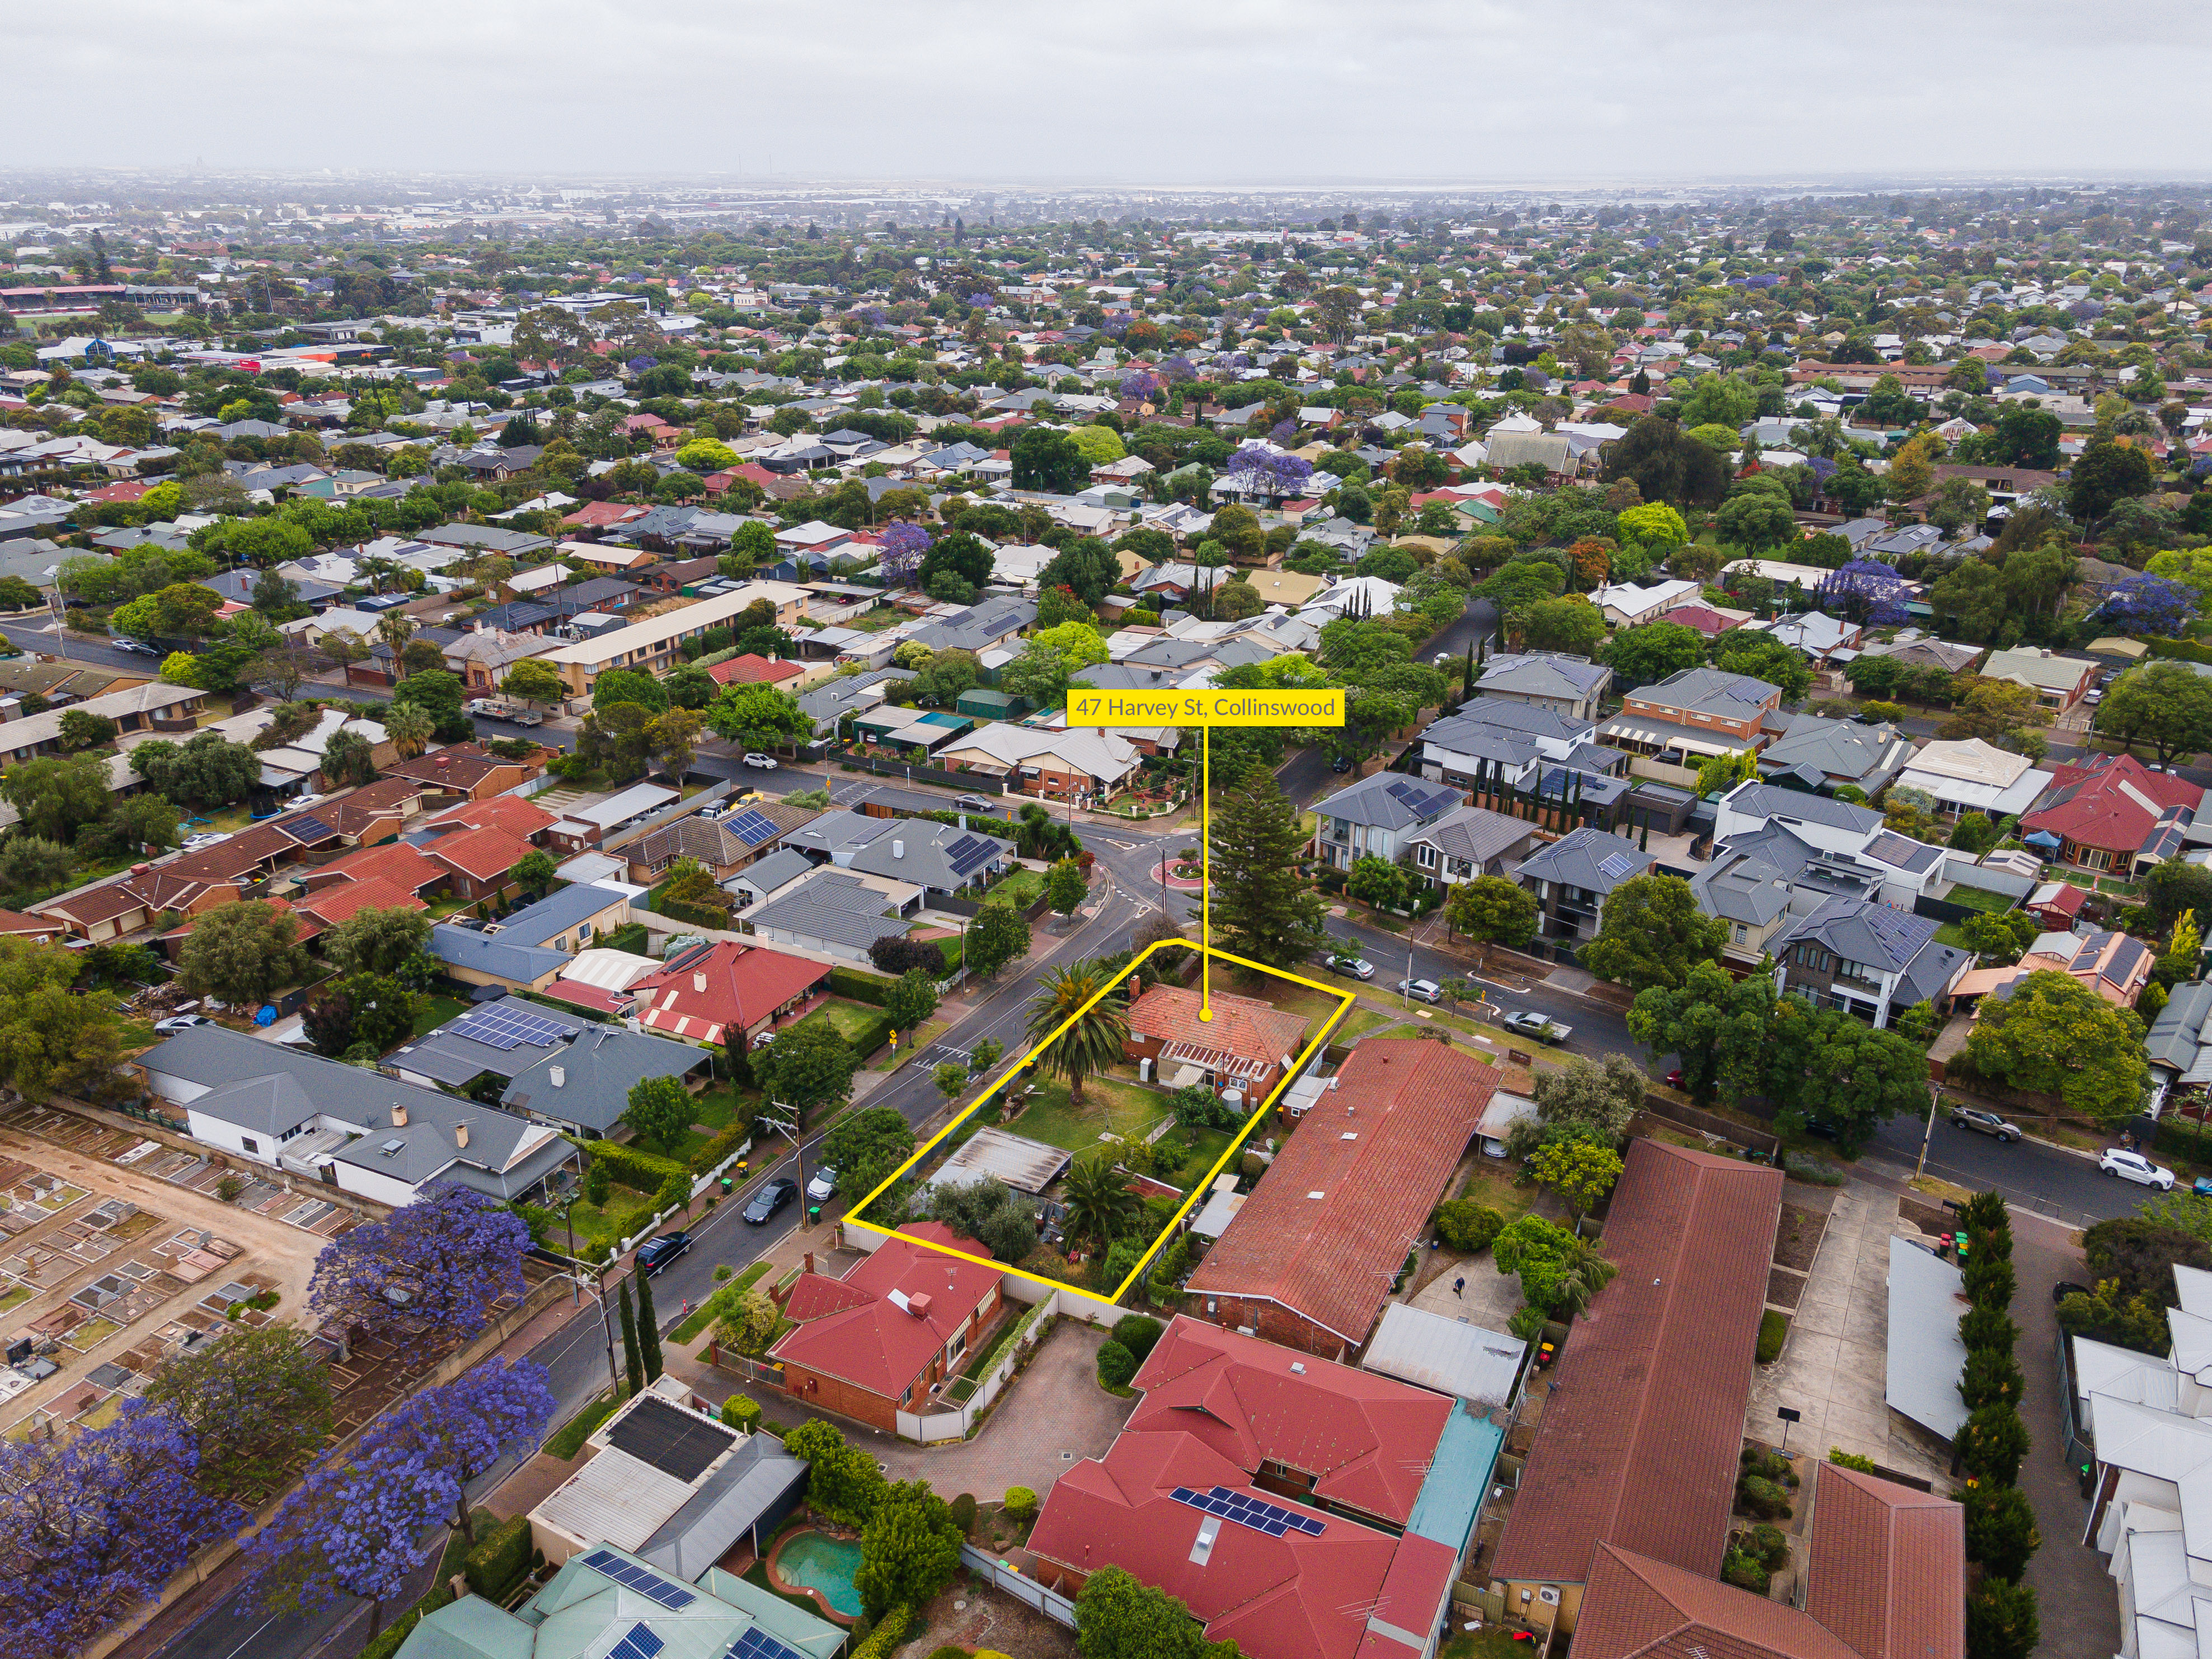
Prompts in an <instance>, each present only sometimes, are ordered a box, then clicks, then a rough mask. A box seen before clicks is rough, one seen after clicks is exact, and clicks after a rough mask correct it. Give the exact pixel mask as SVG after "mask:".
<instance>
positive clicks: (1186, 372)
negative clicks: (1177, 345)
mask: <svg viewBox="0 0 2212 1659" xmlns="http://www.w3.org/2000/svg"><path fill="white" fill-rule="evenodd" d="M1160 378H1161V379H1163V380H1165V381H1166V382H1167V383H1168V384H1169V385H1170V386H1181V385H1182V383H1183V382H1184V381H1185V380H1196V379H1197V378H1198V370H1197V369H1196V368H1194V366H1193V365H1192V363H1191V361H1190V359H1189V358H1188V357H1186V356H1183V355H1182V353H1181V352H1179V351H1178V352H1177V353H1176V355H1175V356H1172V357H1170V358H1168V359H1167V360H1166V361H1165V362H1162V363H1161V364H1160Z"/></svg>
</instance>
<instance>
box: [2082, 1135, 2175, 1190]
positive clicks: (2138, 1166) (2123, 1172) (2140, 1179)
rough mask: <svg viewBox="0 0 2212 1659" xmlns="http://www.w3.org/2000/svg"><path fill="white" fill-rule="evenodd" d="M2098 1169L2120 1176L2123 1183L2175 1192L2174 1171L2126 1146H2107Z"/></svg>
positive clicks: (2107, 1173)
mask: <svg viewBox="0 0 2212 1659" xmlns="http://www.w3.org/2000/svg"><path fill="white" fill-rule="evenodd" d="M2097 1168H2098V1170H2100V1171H2101V1172H2102V1173H2104V1174H2106V1175H2108V1176H2118V1177H2119V1178H2120V1179H2121V1180H2122V1181H2132V1182H2135V1183H2136V1186H2138V1187H2155V1188H2158V1189H2159V1191H2160V1192H2162V1193H2170V1192H2172V1190H2173V1171H2172V1170H2169V1169H2167V1168H2166V1167H2165V1166H2164V1165H2163V1164H2154V1163H2152V1162H2151V1161H2150V1160H2149V1159H2148V1158H2145V1157H2144V1156H2143V1155H2142V1153H2141V1152H2130V1151H2128V1150H2127V1148H2126V1147H2124V1146H2107V1147H2106V1148H2105V1155H2104V1156H2103V1157H2102V1158H2099V1159H2098V1160H2097Z"/></svg>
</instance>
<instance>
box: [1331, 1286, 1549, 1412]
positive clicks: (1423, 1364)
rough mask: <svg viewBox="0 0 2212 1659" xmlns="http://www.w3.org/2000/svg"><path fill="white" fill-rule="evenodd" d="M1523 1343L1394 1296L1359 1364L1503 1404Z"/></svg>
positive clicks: (1480, 1401) (1480, 1400)
mask: <svg viewBox="0 0 2212 1659" xmlns="http://www.w3.org/2000/svg"><path fill="white" fill-rule="evenodd" d="M1526 1352H1528V1344H1527V1343H1526V1342H1523V1341H1522V1340H1521V1339H1520V1338H1519V1337H1517V1336H1511V1335H1508V1334H1506V1333H1505V1332H1504V1331H1488V1330H1485V1329H1483V1328H1482V1327H1481V1326H1480V1325H1476V1324H1473V1323H1470V1322H1468V1321H1467V1320H1465V1319H1447V1318H1445V1317H1444V1316H1443V1315H1442V1314H1437V1313H1431V1312H1429V1311H1428V1310H1426V1309H1423V1308H1415V1307H1412V1306H1409V1305H1408V1304H1406V1303H1403V1302H1394V1303H1392V1304H1390V1305H1389V1307H1388V1308H1386V1309H1384V1310H1383V1323H1382V1324H1381V1325H1380V1326H1378V1327H1377V1328H1376V1332H1375V1340H1374V1341H1372V1342H1371V1343H1370V1344H1369V1345H1368V1347H1367V1353H1366V1357H1365V1358H1363V1359H1361V1360H1360V1362H1359V1363H1360V1364H1361V1365H1362V1366H1364V1367H1365V1368H1366V1369H1367V1370H1370V1371H1381V1372H1383V1374H1384V1375H1385V1376H1395V1377H1398V1378H1400V1379H1401V1380H1402V1381H1404V1382H1407V1383H1419V1385H1420V1386H1421V1387H1422V1388H1425V1389H1435V1390H1436V1391H1437V1393H1438V1394H1449V1395H1458V1396H1459V1398H1461V1399H1462V1400H1471V1401H1474V1402H1475V1403H1476V1404H1477V1405H1480V1406H1502V1405H1504V1403H1505V1401H1506V1399H1507V1397H1508V1396H1509V1395H1511V1394H1512V1392H1513V1379H1514V1377H1516V1376H1518V1375H1519V1374H1520V1370H1521V1357H1522V1354H1524V1353H1526Z"/></svg>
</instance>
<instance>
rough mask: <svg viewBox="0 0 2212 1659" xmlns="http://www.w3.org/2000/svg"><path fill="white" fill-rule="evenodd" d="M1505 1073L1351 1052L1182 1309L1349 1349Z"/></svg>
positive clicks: (1204, 1265) (1312, 1348) (1398, 1046)
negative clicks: (1350, 1055)
mask: <svg viewBox="0 0 2212 1659" xmlns="http://www.w3.org/2000/svg"><path fill="white" fill-rule="evenodd" d="M1217 1000H1218V999H1217ZM1501 1075H1502V1074H1501V1073H1499V1072H1498V1071H1497V1070H1496V1069H1495V1068H1494V1067H1492V1066H1489V1065H1487V1064H1486V1063H1485V1062H1484V1061H1483V1060H1480V1059H1479V1058H1477V1057H1476V1056H1475V1055H1474V1054H1468V1052H1467V1051H1466V1050H1464V1049H1461V1048H1447V1047H1445V1046H1444V1045H1443V1043H1439V1042H1363V1043H1360V1044H1359V1045H1358V1046H1357V1047H1356V1048H1353V1050H1352V1057H1351V1059H1349V1060H1346V1062H1345V1063H1344V1066H1343V1069H1342V1070H1340V1072H1338V1073H1337V1074H1336V1076H1335V1077H1334V1079H1331V1080H1330V1083H1329V1086H1328V1088H1327V1089H1324V1090H1323V1091H1322V1093H1321V1096H1320V1097H1319V1098H1318V1099H1317V1100H1316V1102H1315V1103H1314V1105H1313V1106H1312V1107H1311V1109H1309V1110H1308V1111H1307V1112H1306V1114H1305V1115H1304V1119H1303V1120H1302V1121H1300V1123H1299V1125H1298V1127H1297V1131H1296V1132H1295V1133H1292V1134H1291V1137H1290V1139H1288V1140H1287V1141H1286V1142H1285V1143H1284V1146H1283V1150H1282V1151H1281V1152H1279V1153H1278V1154H1277V1155H1276V1158H1275V1161H1274V1163H1273V1164H1272V1165H1271V1166H1270V1167H1269V1168H1268V1170H1267V1174H1266V1176H1263V1177H1262V1178H1261V1182H1260V1185H1259V1187H1258V1188H1257V1189H1256V1190H1255V1191H1254V1192H1253V1194H1251V1195H1250V1196H1249V1198H1247V1199H1246V1200H1244V1207H1243V1209H1241V1210H1239V1211H1238V1212H1237V1217H1236V1218H1235V1219H1234V1220H1232V1221H1231V1223H1230V1224H1229V1227H1228V1230H1227V1231H1225V1232H1224V1233H1223V1234H1222V1235H1221V1237H1220V1238H1219V1239H1218V1240H1217V1241H1215V1243H1214V1245H1213V1247H1212V1249H1210V1250H1208V1251H1207V1252H1206V1258H1205V1260H1204V1261H1200V1263H1199V1264H1198V1268H1197V1271H1195V1272H1194V1273H1192V1274H1191V1276H1190V1279H1189V1282H1188V1285H1186V1286H1185V1287H1184V1292H1183V1304H1182V1310H1183V1311H1184V1312H1185V1313H1188V1314H1189V1315H1191V1316H1193V1317H1194V1318H1201V1319H1206V1320H1209V1321H1211V1322H1213V1323H1215V1324H1218V1325H1223V1326H1226V1327H1228V1328H1231V1329H1232V1330H1245V1331H1250V1332H1252V1333H1254V1334H1257V1335H1259V1336H1262V1337H1264V1338H1266V1339H1267V1340H1268V1341H1271V1342H1279V1343H1281V1344H1282V1345H1283V1346H1285V1347H1291V1348H1301V1349H1304V1351H1306V1352H1309V1353H1317V1354H1321V1355H1322V1356H1324V1357H1326V1358H1334V1359H1341V1358H1346V1357H1347V1356H1348V1355H1350V1354H1351V1353H1352V1352H1354V1351H1355V1350H1357V1349H1358V1347H1359V1346H1361V1345H1362V1344H1363V1343H1364V1342H1365V1341H1366V1340H1367V1338H1368V1336H1369V1334H1370V1333H1371V1332H1372V1331H1373V1330H1374V1328H1375V1322H1376V1320H1377V1319H1379V1318H1380V1317H1381V1316H1382V1313H1383V1304H1384V1303H1385V1302H1387V1301H1388V1300H1389V1294H1390V1284H1391V1280H1392V1279H1393V1278H1394V1277H1395V1274H1396V1273H1397V1272H1398V1270H1399V1268H1400V1267H1402V1266H1403V1265H1404V1263H1405V1260H1406V1252H1407V1249H1408V1248H1410V1247H1411V1245H1412V1244H1413V1241H1414V1239H1415V1238H1417V1237H1419V1236H1420V1234H1421V1232H1422V1231H1423V1229H1424V1228H1425V1227H1426V1226H1427V1225H1428V1219H1429V1217H1430V1216H1431V1214H1432V1213H1433V1212H1435V1209H1436V1206H1437V1201H1438V1200H1440V1199H1442V1198H1443V1193H1444V1188H1445V1186H1446V1184H1447V1183H1448V1182H1449V1181H1450V1179H1451V1176H1452V1172H1453V1170H1455V1169H1456V1168H1457V1167H1458V1164H1459V1160H1460V1156H1461V1154H1462V1153H1463V1152H1465V1151H1466V1150H1467V1145H1468V1140H1469V1139H1471V1138H1472V1137H1473V1136H1474V1133H1475V1130H1476V1128H1477V1127H1478V1126H1479V1125H1480V1123H1481V1121H1482V1115H1483V1112H1484V1111H1485V1109H1487V1108H1488V1106H1489V1104H1490V1097H1491V1095H1492V1092H1493V1091H1495V1089H1496V1087H1497V1085H1498V1079H1499V1077H1500V1076H1501ZM1770 1173H1771V1171H1770ZM1772 1231H1773V1230H1772V1229H1771V1227H1770V1228H1769V1229H1768V1237H1769V1239H1770V1241H1771V1237H1772ZM1608 1237H1610V1233H1609V1232H1608ZM1760 1282H1761V1284H1762V1285H1763V1284H1764V1283H1765V1280H1764V1279H1761V1281H1760ZM1754 1323H1756V1321H1755V1320H1754ZM1744 1352H1745V1354H1746V1356H1748V1355H1749V1353H1750V1352H1751V1351H1750V1349H1749V1348H1746V1349H1745V1350H1744Z"/></svg>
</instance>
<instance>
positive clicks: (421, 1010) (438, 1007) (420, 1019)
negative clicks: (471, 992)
mask: <svg viewBox="0 0 2212 1659" xmlns="http://www.w3.org/2000/svg"><path fill="white" fill-rule="evenodd" d="M468 1011H469V1009H468V1005H467V1004H466V1003H465V1002H462V1001H459V1000H458V999H456V998H453V997H441V996H427V997H424V998H423V999H422V1005H421V1006H419V1007H417V1008H416V1011H415V1035H416V1036H422V1035H423V1033H425V1032H426V1031H434V1030H437V1028H438V1027H439V1026H441V1025H443V1024H445V1023H446V1022H447V1020H449V1019H459V1018H460V1017H461V1016H462V1015H463V1014H465V1013H466V1012H468Z"/></svg>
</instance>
